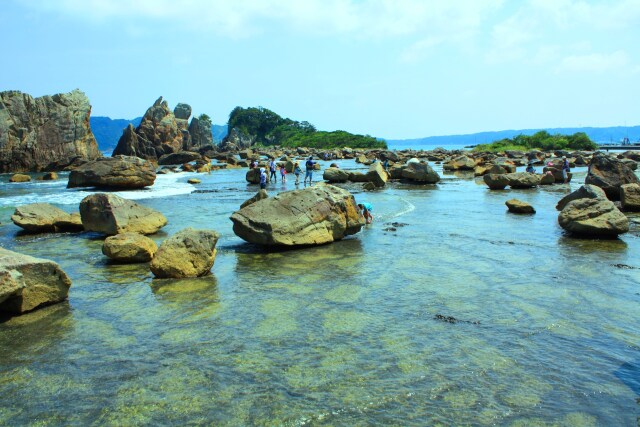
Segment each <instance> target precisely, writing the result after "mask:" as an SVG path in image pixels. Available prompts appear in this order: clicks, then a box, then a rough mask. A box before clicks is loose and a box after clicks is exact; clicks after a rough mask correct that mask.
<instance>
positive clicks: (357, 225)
mask: <svg viewBox="0 0 640 427" xmlns="http://www.w3.org/2000/svg"><path fill="white" fill-rule="evenodd" d="M231 221H233V231H234V233H235V234H236V235H238V236H239V237H241V238H242V239H244V240H246V241H247V242H251V243H257V244H261V245H268V246H297V245H319V244H324V243H329V242H333V241H336V240H340V239H342V238H344V237H345V236H348V235H351V234H355V233H357V232H358V231H360V229H361V228H362V227H363V226H364V224H365V221H364V217H363V216H362V214H361V213H360V210H359V209H358V207H357V205H356V201H355V199H354V197H353V196H352V195H351V193H349V192H348V191H346V190H342V189H340V188H338V187H334V186H332V185H317V186H314V187H308V188H305V189H304V190H294V191H287V192H284V193H280V194H278V195H277V196H275V197H270V198H268V199H264V200H260V201H258V202H255V203H253V204H251V205H249V206H247V207H245V208H242V209H240V210H239V211H237V212H234V213H233V215H231Z"/></svg>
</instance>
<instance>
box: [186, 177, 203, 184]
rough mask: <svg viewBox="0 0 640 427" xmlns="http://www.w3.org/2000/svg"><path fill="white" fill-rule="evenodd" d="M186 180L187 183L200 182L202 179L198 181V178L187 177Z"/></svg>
mask: <svg viewBox="0 0 640 427" xmlns="http://www.w3.org/2000/svg"><path fill="white" fill-rule="evenodd" d="M187 182H188V183H189V184H200V183H201V182H202V181H200V180H199V179H198V178H189V179H188V180H187Z"/></svg>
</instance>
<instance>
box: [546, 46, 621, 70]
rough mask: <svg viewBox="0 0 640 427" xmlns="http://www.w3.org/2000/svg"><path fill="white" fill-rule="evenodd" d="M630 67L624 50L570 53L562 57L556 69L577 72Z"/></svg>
mask: <svg viewBox="0 0 640 427" xmlns="http://www.w3.org/2000/svg"><path fill="white" fill-rule="evenodd" d="M627 67H630V60H629V55H628V54H627V53H626V52H624V51H620V50H619V51H617V52H613V53H591V54H588V55H571V56H568V57H566V58H564V59H563V60H562V61H561V62H560V65H559V66H558V69H557V71H559V72H572V73H573V72H577V73H583V72H588V73H604V72H608V71H615V70H622V69H624V68H627Z"/></svg>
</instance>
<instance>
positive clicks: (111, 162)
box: [67, 156, 156, 189]
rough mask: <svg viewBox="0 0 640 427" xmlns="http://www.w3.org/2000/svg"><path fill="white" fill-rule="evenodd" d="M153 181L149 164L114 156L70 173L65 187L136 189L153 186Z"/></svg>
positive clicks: (153, 172)
mask: <svg viewBox="0 0 640 427" xmlns="http://www.w3.org/2000/svg"><path fill="white" fill-rule="evenodd" d="M155 180H156V172H155V168H154V167H153V165H152V164H151V163H150V162H148V161H146V160H143V159H140V158H137V157H129V156H115V157H103V158H100V159H98V160H95V161H92V162H89V163H85V164H84V165H82V166H80V167H79V168H77V169H75V170H73V171H71V173H70V174H69V183H68V184H67V187H68V188H75V187H98V188H111V189H115V188H121V189H136V188H144V187H148V186H150V185H153V183H154V182H155Z"/></svg>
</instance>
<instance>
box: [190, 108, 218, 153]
mask: <svg viewBox="0 0 640 427" xmlns="http://www.w3.org/2000/svg"><path fill="white" fill-rule="evenodd" d="M189 133H190V134H191V145H192V146H193V147H194V148H202V147H209V146H212V145H213V135H212V134H211V120H210V119H208V118H207V117H202V116H200V117H194V118H193V119H191V124H189Z"/></svg>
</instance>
